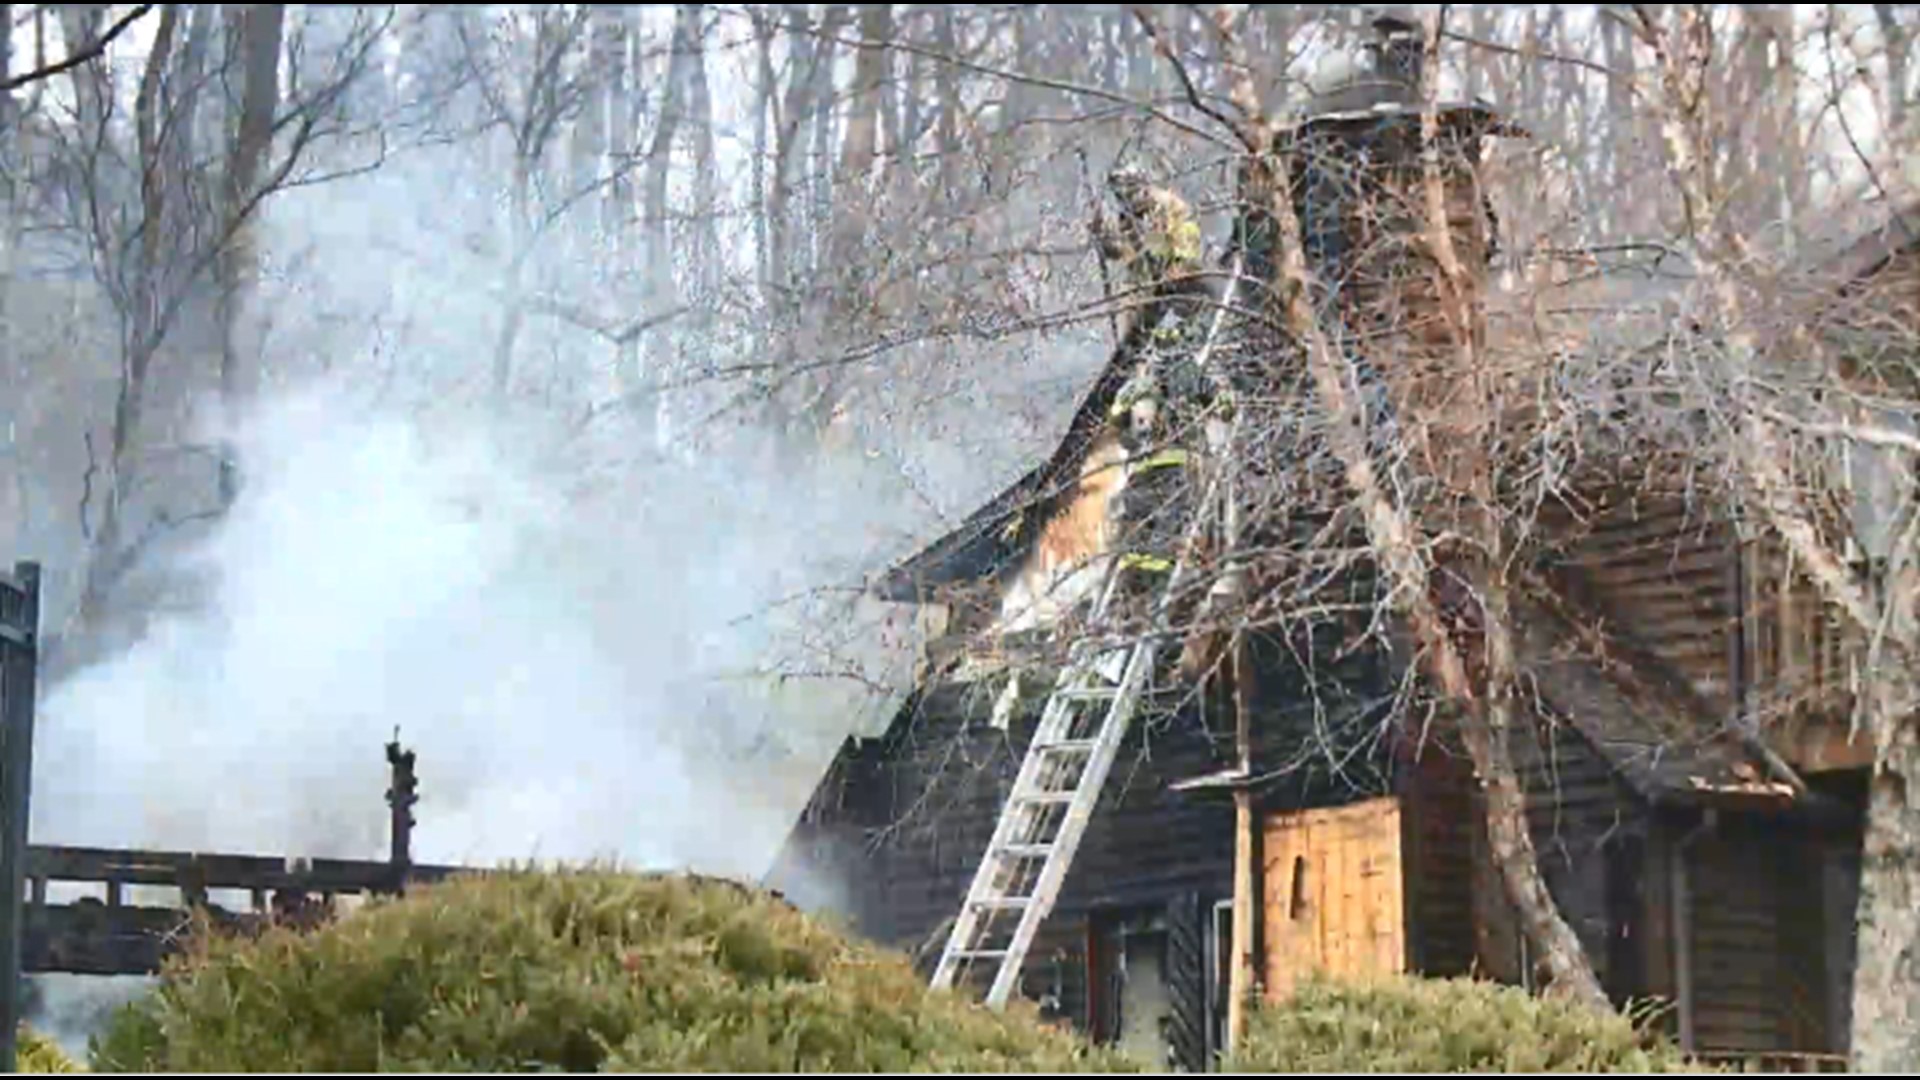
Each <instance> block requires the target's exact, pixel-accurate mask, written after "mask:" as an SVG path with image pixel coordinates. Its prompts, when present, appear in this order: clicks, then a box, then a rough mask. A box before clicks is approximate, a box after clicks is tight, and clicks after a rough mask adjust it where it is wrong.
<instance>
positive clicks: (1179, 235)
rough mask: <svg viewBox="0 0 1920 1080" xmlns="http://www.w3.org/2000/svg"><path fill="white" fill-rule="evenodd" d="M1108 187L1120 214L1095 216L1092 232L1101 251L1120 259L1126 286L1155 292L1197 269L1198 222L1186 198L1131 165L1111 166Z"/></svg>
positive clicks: (1198, 251)
mask: <svg viewBox="0 0 1920 1080" xmlns="http://www.w3.org/2000/svg"><path fill="white" fill-rule="evenodd" d="M1107 188H1108V190H1110V191H1112V192H1113V197H1114V200H1115V201H1116V202H1118V203H1119V204H1120V214H1119V217H1118V220H1115V221H1108V220H1107V219H1106V218H1104V217H1099V218H1095V219H1094V223H1093V231H1094V237H1095V239H1096V241H1097V242H1098V243H1099V245H1100V254H1101V257H1102V258H1105V259H1108V260H1111V261H1113V262H1117V263H1119V264H1120V268H1121V271H1122V272H1123V273H1124V274H1125V275H1126V281H1127V287H1128V288H1130V289H1139V290H1141V291H1143V292H1147V293H1155V292H1158V291H1159V290H1160V289H1161V288H1162V286H1164V285H1165V284H1166V283H1168V282H1169V281H1172V280H1175V279H1177V278H1180V277H1183V276H1185V275H1188V274H1191V273H1193V272H1194V271H1195V270H1197V269H1199V266H1200V224H1199V222H1197V221H1195V220H1194V217H1193V210H1192V209H1191V208H1190V207H1188V205H1187V201H1186V200H1185V199H1182V198H1181V197H1180V196H1179V195H1178V194H1176V193H1175V192H1174V191H1172V190H1171V189H1169V188H1164V187H1158V186H1156V185H1153V184H1150V183H1148V182H1147V178H1146V175H1145V174H1144V173H1142V172H1141V171H1140V170H1139V169H1137V168H1135V167H1133V166H1130V165H1123V166H1121V167H1119V168H1117V169H1115V170H1114V171H1113V174H1112V175H1111V176H1109V177H1108V178H1107Z"/></svg>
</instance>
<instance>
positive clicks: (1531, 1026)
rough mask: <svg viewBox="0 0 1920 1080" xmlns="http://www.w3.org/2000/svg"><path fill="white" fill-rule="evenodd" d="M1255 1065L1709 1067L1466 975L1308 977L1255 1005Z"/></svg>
mask: <svg viewBox="0 0 1920 1080" xmlns="http://www.w3.org/2000/svg"><path fill="white" fill-rule="evenodd" d="M1233 1068H1234V1070H1235V1071H1240V1072H1259V1073H1458V1072H1490V1073H1518V1072H1585V1073H1597V1072H1638V1073H1646V1072H1710V1071H1713V1070H1710V1069H1706V1068H1703V1067H1700V1066H1696V1065H1691V1064H1689V1063H1688V1062H1687V1061H1686V1060H1685V1059H1684V1058H1683V1057H1682V1056H1681V1053H1680V1051H1679V1050H1678V1049H1677V1048H1675V1047H1673V1046H1672V1045H1671V1044H1669V1043H1665V1042H1663V1041H1660V1040H1658V1039H1656V1038H1654V1037H1653V1036H1652V1035H1651V1034H1649V1033H1646V1032H1644V1031H1642V1030H1640V1029H1638V1028H1636V1026H1635V1025H1634V1023H1633V1022H1631V1021H1629V1020H1628V1019H1626V1018H1625V1017H1622V1016H1619V1015H1617V1014H1614V1013H1600V1012H1597V1011H1595V1010H1592V1009H1589V1008H1586V1007H1583V1006H1579V1005H1575V1004H1573V1003H1570V1002H1564V1001H1549V1000H1543V999H1541V998H1537V997H1534V996H1532V995H1530V994H1528V993H1526V992H1525V991H1524V990H1520V989H1517V988H1514V987H1508V986H1500V985H1497V984H1494V983H1489V982H1481V981H1474V980H1468V979H1416V978H1395V979H1382V980H1378V981H1368V982H1364V983H1341V982H1334V981H1331V980H1326V979H1316V980H1310V981H1308V982H1306V983H1305V984H1303V985H1302V986H1301V988H1300V990H1299V991H1298V992H1297V993H1296V994H1295V995H1294V996H1293V997H1292V998H1290V999H1288V1000H1287V1001H1285V1002H1283V1003H1280V1004H1278V1005H1275V1006H1269V1007H1265V1008H1261V1009H1259V1010H1257V1011H1256V1012H1255V1013H1254V1014H1253V1015H1252V1016H1251V1017H1250V1018H1249V1020H1248V1024H1247V1038H1246V1042H1245V1044H1244V1045H1243V1046H1242V1047H1241V1049H1240V1052H1239V1053H1238V1054H1236V1055H1235V1060H1234V1062H1233Z"/></svg>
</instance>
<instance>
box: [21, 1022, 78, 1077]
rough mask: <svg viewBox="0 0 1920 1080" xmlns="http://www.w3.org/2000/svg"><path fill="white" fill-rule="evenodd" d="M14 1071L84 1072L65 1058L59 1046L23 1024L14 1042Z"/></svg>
mask: <svg viewBox="0 0 1920 1080" xmlns="http://www.w3.org/2000/svg"><path fill="white" fill-rule="evenodd" d="M13 1060H14V1071H15V1072H23V1073H77V1072H85V1071H86V1070H85V1069H82V1068H81V1067H80V1063H79V1062H77V1061H75V1060H73V1059H72V1058H70V1057H68V1056H67V1052H66V1051H65V1050H62V1049H61V1048H60V1044H59V1043H57V1042H54V1041H53V1040H52V1039H50V1038H48V1037H47V1036H45V1035H42V1034H40V1033H39V1032H37V1031H35V1030H33V1029H32V1028H30V1027H28V1026H27V1025H25V1024H22V1025H20V1034H19V1036H18V1037H17V1038H16V1039H15V1040H14V1048H13Z"/></svg>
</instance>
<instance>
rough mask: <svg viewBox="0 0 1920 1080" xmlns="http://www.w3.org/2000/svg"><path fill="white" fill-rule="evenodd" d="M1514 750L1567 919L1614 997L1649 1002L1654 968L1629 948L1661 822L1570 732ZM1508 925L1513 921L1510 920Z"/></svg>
mask: <svg viewBox="0 0 1920 1080" xmlns="http://www.w3.org/2000/svg"><path fill="white" fill-rule="evenodd" d="M1512 747H1513V759H1514V765H1515V766H1516V767H1517V768H1518V769H1519V770H1520V776H1521V781H1522V783H1523V784H1524V785H1525V787H1526V791H1527V804H1528V805H1527V824H1528V828H1529V831H1530V832H1531V833H1532V834H1533V843H1534V849H1535V851H1536V852H1537V853H1538V856H1539V860H1540V872H1541V874H1542V876H1544V877H1545V878H1546V881H1547V888H1548V890H1549V891H1550V892H1551V893H1552V894H1553V897H1554V901H1555V903H1556V904H1558V905H1559V908H1560V913H1561V915H1562V916H1563V917H1564V918H1565V919H1566V920H1567V923H1568V924H1569V925H1570V926H1571V927H1572V928H1573V931H1574V933H1575V934H1576V935H1577V936H1578V937H1579V938H1580V943H1581V945H1582V946H1584V947H1585V949H1586V952H1587V956H1588V958H1589V959H1590V960H1591V961H1592V963H1593V969H1594V975H1595V976H1597V977H1598V978H1599V979H1600V983H1601V985H1602V986H1603V987H1605V988H1606V990H1607V991H1608V993H1609V995H1611V996H1612V997H1614V998H1615V999H1616V1000H1625V999H1626V998H1627V997H1630V996H1634V995H1638V994H1641V993H1644V988H1643V984H1644V981H1645V974H1646V967H1645V964H1644V960H1643V958H1642V957H1641V956H1640V955H1639V954H1638V953H1636V952H1634V951H1633V950H1632V949H1631V947H1630V945H1629V944H1628V943H1630V942H1632V941H1634V940H1636V939H1637V937H1638V936H1639V933H1638V932H1639V931H1640V929H1641V928H1642V927H1643V925H1644V924H1645V922H1646V921H1647V915H1646V908H1645V905H1646V897H1645V896H1644V892H1643V886H1642V881H1643V874H1642V863H1643V860H1644V855H1643V854H1642V852H1643V851H1644V849H1645V841H1646V837H1647V836H1648V833H1649V830H1650V824H1651V821H1650V816H1649V814H1648V812H1647V808H1646V805H1645V803H1644V802H1643V801H1642V800H1641V799H1640V798H1639V796H1638V795H1637V794H1635V793H1634V792H1633V791H1631V790H1630V789H1628V788H1627V786H1626V785H1625V784H1624V783H1623V782H1622V781H1621V780H1620V778H1619V776H1618V775H1617V774H1616V773H1615V771H1614V769H1613V767H1612V766H1611V765H1610V764H1609V763H1608V762H1607V761H1606V760H1605V759H1604V758H1603V757H1601V755H1600V754H1599V752H1597V751H1596V750H1595V749H1594V748H1593V746H1592V744H1591V743H1589V742H1588V741H1587V739H1586V738H1585V737H1584V736H1583V735H1581V734H1580V733H1579V732H1578V731H1576V730H1575V729H1574V727H1573V726H1572V725H1571V724H1569V723H1564V722H1558V721H1555V720H1552V719H1544V720H1540V721H1538V722H1536V723H1535V724H1533V725H1530V726H1529V727H1528V728H1526V729H1524V730H1523V731H1519V732H1515V733H1514V737H1513V739H1512ZM1482 861H1489V860H1484V859H1483V860H1482ZM1491 885H1492V886H1493V887H1497V886H1498V879H1497V878H1493V879H1492V880H1491ZM1497 895H1499V894H1497ZM1501 899H1502V900H1504V896H1503V895H1501ZM1504 907H1505V905H1504V903H1502V904H1499V905H1497V906H1496V910H1497V911H1498V910H1499V909H1501V908H1504ZM1500 917H1502V918H1505V919H1511V918H1512V916H1511V914H1510V912H1507V911H1500ZM1509 936H1510V934H1509Z"/></svg>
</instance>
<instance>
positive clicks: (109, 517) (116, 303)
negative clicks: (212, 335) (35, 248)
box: [61, 4, 390, 625]
mask: <svg viewBox="0 0 1920 1080" xmlns="http://www.w3.org/2000/svg"><path fill="white" fill-rule="evenodd" d="M61 15H62V18H63V23H64V25H63V30H64V32H65V36H66V38H67V40H69V41H93V40H97V39H98V38H99V37H100V36H102V35H100V34H99V33H98V28H99V26H100V23H101V21H102V19H103V16H104V12H103V10H102V9H100V8H98V7H94V6H87V5H76V6H74V7H72V8H69V9H65V10H63V11H62V12H61ZM388 17H390V15H389V16H388ZM282 24H283V17H281V16H276V15H275V14H273V13H272V12H261V13H256V14H253V15H250V16H248V17H247V19H246V20H245V22H244V23H241V24H238V25H237V26H236V29H237V30H241V31H242V38H241V40H242V41H244V43H245V47H244V48H243V49H239V50H230V51H229V52H230V56H229V57H228V58H227V59H230V60H231V61H232V63H233V64H235V65H236V66H238V65H241V64H242V63H243V62H244V64H245V68H244V75H243V77H242V78H240V79H237V80H236V81H237V82H240V83H241V84H242V85H243V91H242V100H241V101H240V103H239V105H240V114H239V116H238V118H237V119H238V122H239V126H238V127H237V128H236V135H235V140H234V143H233V145H232V153H231V156H230V157H229V159H228V161H227V168H224V169H219V170H214V169H207V168H203V167H201V152H200V150H201V148H200V146H199V144H198V143H197V142H196V135H197V133H198V130H199V125H198V124H197V123H196V120H197V118H198V117H199V115H200V110H201V100H202V98H201V92H202V89H203V88H204V87H205V86H206V85H207V83H208V81H209V80H210V79H211V78H213V77H215V75H216V74H224V73H225V72H226V71H227V69H228V68H227V64H226V63H225V62H223V63H222V64H221V65H219V67H218V68H217V70H210V69H208V68H207V66H206V64H205V59H206V57H207V56H208V55H209V54H210V53H212V52H213V51H214V49H213V46H214V41H213V40H212V38H213V35H214V34H215V33H216V32H217V29H218V28H217V24H216V23H215V22H214V21H213V19H212V9H211V8H208V7H206V6H204V5H203V6H196V7H191V8H188V7H183V6H182V5H171V4H169V5H161V6H160V10H159V16H158V23H157V26H156V29H155V32H154V38H153V43H152V45H151V47H150V48H149V50H148V53H147V56H146V59H145V62H144V65H143V69H142V72H141V75H140V79H139V82H138V86H137V88H136V91H135V94H134V98H133V115H132V130H131V132H124V131H123V129H122V128H121V126H120V125H119V124H117V123H116V122H115V117H114V102H115V100H116V97H115V87H114V84H113V78H112V75H111V74H110V72H109V70H108V69H107V68H106V66H105V65H104V63H102V62H101V60H100V58H99V54H97V53H96V54H95V56H94V58H92V59H89V60H85V61H83V62H81V63H78V64H75V65H72V66H71V67H69V68H68V69H67V74H68V75H69V77H70V78H71V79H72V82H73V89H74V98H75V102H76V106H75V116H74V123H73V124H72V125H71V127H70V129H69V132H70V133H69V134H68V135H67V136H66V137H65V142H64V146H63V149H62V155H63V157H64V158H65V159H66V165H65V168H64V170H63V175H66V176H69V177H71V178H72V181H71V183H72V186H73V190H72V191H70V192H69V193H68V195H67V197H66V199H65V206H66V207H67V208H68V211H69V214H70V218H69V223H70V225H71V226H72V227H73V228H74V230H75V231H76V232H77V233H78V234H79V235H80V236H82V237H84V239H85V241H86V244H87V246H88V249H89V251H90V254H91V262H92V265H93V268H94V272H95V275H96V277H97V279H98V280H99V283H100V285H101V286H102V287H103V289H104V290H105V292H106V294H107V296H108V298H109V300H110V302H111V303H112V305H113V308H114V310H115V311H116V312H117V314H118V316H119V321H120V327H119V330H120V333H119V338H120V360H121V363H120V379H119V382H118V388H117V392H116V395H115V403H114V407H113V412H112V418H111V421H110V424H109V429H108V431H109V434H108V439H107V446H106V458H105V461H104V462H100V463H99V464H98V467H99V469H100V470H102V471H104V474H105V475H104V478H103V482H102V483H101V486H100V489H99V490H98V491H96V490H94V488H93V486H92V481H93V477H92V476H91V474H90V475H89V477H88V479H87V483H86V484H85V485H84V486H85V489H86V490H85V491H84V492H83V495H82V526H83V528H84V529H86V530H87V535H88V540H89V544H88V551H89V558H88V560H87V568H86V571H85V574H84V581H85V584H84V587H83V589H82V595H81V602H80V605H79V608H78V611H77V617H78V619H79V621H80V622H81V624H82V625H86V624H88V623H90V622H92V621H94V620H95V619H96V618H97V617H98V616H100V615H101V614H102V612H103V611H104V608H105V604H106V601H107V598H108V595H109V593H110V592H111V590H112V589H113V587H114V585H115V583H116V582H117V581H118V580H119V579H120V577H121V576H122V575H123V574H124V572H125V571H126V570H127V569H128V568H129V567H130V566H131V565H132V564H133V563H134V561H135V560H136V559H137V558H138V557H139V555H140V553H141V551H142V549H143V548H144V547H145V545H146V544H147V543H148V542H150V541H151V540H152V539H154V538H156V537H157V536H159V535H162V534H164V533H165V532H166V531H167V530H168V529H169V528H171V527H173V526H176V525H179V524H181V523H184V522H187V521H192V520H198V519H202V518H206V517H209V516H211V515H214V514H217V513H218V512H219V507H220V503H219V502H217V501H216V502H215V503H214V505H213V506H211V507H207V506H206V505H204V504H202V505H201V506H199V507H196V508H192V509H188V510H185V511H182V510H179V509H177V508H170V507H168V506H166V505H164V504H162V505H160V506H158V507H157V508H155V509H154V510H153V511H152V512H151V513H150V514H149V515H148V517H147V521H146V523H145V525H144V526H143V527H142V528H141V531H140V532H138V533H137V534H132V535H129V532H128V525H129V523H128V520H127V517H128V512H129V501H130V500H131V499H132V497H133V496H134V494H135V492H136V489H137V488H138V487H139V486H140V484H141V477H142V462H141V455H140V450H139V445H140V444H139V439H140V433H141V428H142V422H143V418H144V415H145V412H146V409H147V405H148V402H149V400H150V396H151V382H152V379H153V376H154V371H155V364H156V361H157V360H158V359H159V358H160V356H161V355H162V352H163V350H164V348H165V346H166V344H167V342H168V339H169V335H170V334H171V333H172V332H173V330H174V329H175V327H176V326H177V325H178V323H179V320H180V318H181V316H182V314H183V312H185V311H186V310H187V309H188V308H189V307H190V306H191V305H192V304H193V303H194V301H195V298H196V297H197V296H198V295H199V294H200V292H201V288H202V286H203V285H204V284H206V283H207V280H208V277H209V275H212V276H213V277H215V278H217V279H219V280H220V281H223V282H226V283H228V284H229V285H230V286H231V288H228V289H223V290H222V291H223V292H224V293H225V294H226V295H227V296H228V297H229V298H230V299H228V300H225V301H222V302H224V303H229V304H233V303H238V302H240V301H241V290H242V289H243V288H244V284H243V283H244V275H245V270H244V266H245V261H244V260H245V259H246V258H247V256H245V255H244V254H236V255H234V257H233V259H232V260H231V261H228V257H229V255H230V254H233V253H234V246H235V243H236V239H237V238H239V237H240V236H241V234H242V233H243V231H244V230H245V228H246V227H247V225H248V224H249V223H250V222H251V221H252V219H253V218H254V217H255V215H256V214H257V213H258V210H259V207H260V206H261V204H262V203H263V202H264V201H265V200H266V199H267V198H268V197H269V196H271V195H272V194H273V193H274V192H276V191H279V190H282V189H284V188H286V187H287V186H289V185H291V184H299V183H308V182H313V181H314V180H316V179H319V177H317V176H315V175H313V174H310V173H308V172H306V171H305V163H306V161H307V158H308V156H309V154H310V152H311V150H312V148H313V147H314V146H315V144H316V143H318V142H320V141H322V140H324V139H326V138H328V137H329V136H330V135H332V134H333V133H334V132H335V131H336V130H337V126H336V119H337V117H336V109H335V106H336V105H337V104H338V102H339V99H340V97H341V95H342V94H343V93H344V91H345V89H346V88H347V87H348V86H349V85H351V83H352V82H353V81H354V80H355V79H356V78H358V77H359V76H360V75H361V74H362V73H363V72H364V71H365V70H366V67H367V61H368V57H369V55H370V54H371V51H372V49H373V47H374V44H375V42H376V41H377V40H378V38H379V36H380V34H381V32H382V31H383V29H384V27H385V25H386V21H385V19H383V18H382V17H381V16H380V14H379V12H377V11H373V10H370V11H369V12H368V13H366V15H365V16H363V18H362V19H361V20H360V23H359V27H358V32H357V33H356V34H354V35H353V36H352V37H351V38H350V40H349V41H348V42H347V43H346V44H345V45H344V46H343V47H342V48H341V50H340V51H339V53H338V55H337V56H336V57H334V67H333V70H332V71H331V72H330V73H329V77H328V78H327V79H326V80H325V81H323V82H322V83H320V84H318V85H308V86H298V87H296V91H295V93H293V94H291V95H289V96H288V97H287V98H286V99H285V100H284V101H283V100H281V98H280V96H279V93H278V85H277V80H278V72H279V63H280V45H281V41H282V31H281V26H282ZM249 28H250V29H249ZM236 74H240V72H236ZM248 107H251V108H252V113H251V115H249V114H248V112H247V110H248ZM215 176H217V177H218V179H217V180H216V179H213V177H215ZM229 372H233V373H236V374H237V360H235V361H234V362H233V363H230V362H229V357H228V353H227V351H226V350H225V349H223V351H222V378H223V383H224V382H225V381H226V379H227V378H228V373H229ZM231 482H232V480H231V475H230V474H227V476H226V479H224V480H222V481H221V490H222V491H225V490H228V485H230V484H231ZM96 499H97V500H98V504H97V514H98V517H97V520H94V519H92V514H93V512H94V500H96Z"/></svg>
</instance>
